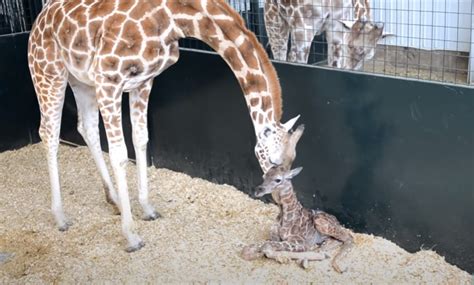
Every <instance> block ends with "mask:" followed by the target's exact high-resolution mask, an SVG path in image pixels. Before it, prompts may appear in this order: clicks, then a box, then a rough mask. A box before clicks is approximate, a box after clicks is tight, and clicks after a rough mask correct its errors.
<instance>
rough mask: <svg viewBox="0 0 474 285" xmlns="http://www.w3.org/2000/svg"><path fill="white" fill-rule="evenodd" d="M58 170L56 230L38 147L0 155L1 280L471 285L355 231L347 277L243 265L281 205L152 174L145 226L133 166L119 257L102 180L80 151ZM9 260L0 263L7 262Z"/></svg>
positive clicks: (432, 259)
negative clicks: (247, 248) (136, 241)
mask: <svg viewBox="0 0 474 285" xmlns="http://www.w3.org/2000/svg"><path fill="white" fill-rule="evenodd" d="M59 165H60V167H59V169H60V177H61V184H62V195H63V201H64V208H65V211H66V213H67V214H68V217H69V218H70V219H71V220H72V222H73V223H74V224H73V226H72V227H71V228H70V229H69V230H68V231H67V232H59V231H58V230H57V229H56V227H55V225H54V220H53V217H52V215H51V213H50V210H49V207H50V187H49V179H48V172H47V166H46V158H45V154H44V150H43V147H42V145H41V144H36V145H31V146H28V147H24V148H22V149H20V150H16V151H8V152H3V153H0V177H1V179H0V195H1V199H0V253H2V256H3V257H4V258H2V261H1V262H0V283H1V284H25V283H34V284H50V283H79V284H83V283H90V282H95V283H133V284H140V283H150V282H152V283H159V284H162V283H180V284H182V283H191V282H198V283H214V282H222V283H247V284H254V283H259V284H287V283H289V284H301V283H308V282H317V283H335V284H355V283H357V284H361V283H364V284H366V283H374V282H376V283H398V284H400V283H425V284H470V280H471V276H470V275H469V274H468V273H467V272H464V271H462V270H460V269H459V268H457V267H455V266H453V265H450V264H448V263H447V262H446V261H445V260H444V258H443V257H441V256H439V255H437V254H436V253H435V252H433V251H426V250H422V251H419V252H417V253H414V254H410V253H408V252H407V251H405V250H403V249H401V248H400V247H398V246H397V245H395V244H394V243H392V242H390V241H388V240H385V239H383V238H380V237H375V236H371V235H366V234H355V243H356V246H355V247H354V249H353V250H352V251H351V252H350V253H349V254H348V255H347V257H346V258H345V259H344V260H341V261H343V265H346V266H347V267H348V271H347V272H345V273H344V274H338V273H336V272H335V271H334V270H333V269H332V267H331V265H330V259H326V260H323V261H320V262H310V263H309V268H308V269H306V270H304V269H302V268H300V267H299V266H298V265H297V264H296V263H289V264H278V263H277V262H275V261H273V260H266V259H259V260H256V261H252V262H248V261H245V260H243V259H241V258H240V256H239V253H240V251H241V249H242V247H243V246H244V245H246V244H250V243H255V242H258V241H262V240H264V239H266V238H268V231H269V227H270V225H271V224H272V223H273V221H274V219H275V217H276V215H277V211H278V210H277V207H276V206H274V205H269V204H264V203H262V202H260V201H257V200H253V199H251V198H249V197H248V196H247V195H246V194H244V193H242V192H240V191H238V190H237V189H235V188H234V187H232V186H229V185H217V184H213V183H210V182H208V181H205V180H202V179H198V178H191V177H190V176H188V175H185V174H182V173H177V172H173V171H170V170H167V169H155V168H153V167H151V168H149V169H148V177H149V187H150V200H151V201H152V202H153V204H154V205H155V206H156V208H157V210H158V211H159V212H160V213H161V214H162V215H163V218H160V219H158V220H156V221H149V222H148V221H143V220H141V219H140V217H141V215H142V212H141V208H140V206H139V204H138V201H137V195H138V194H137V188H136V181H135V166H134V165H133V164H132V163H130V164H129V166H128V169H127V171H128V181H129V191H130V196H131V198H132V210H133V214H134V217H135V221H136V226H137V228H138V232H139V233H140V235H141V236H142V238H143V239H144V241H145V242H146V245H145V247H144V248H142V249H141V250H139V251H138V252H134V253H131V254H129V253H126V252H125V251H124V247H125V242H124V239H123V237H122V235H121V233H120V216H117V215H114V214H113V210H112V208H111V207H110V206H109V205H108V204H107V203H106V201H105V197H104V192H103V189H102V184H101V181H100V178H99V174H98V173H97V171H96V167H95V165H94V162H93V160H92V157H91V155H90V154H89V151H88V150H87V148H85V147H79V148H72V147H68V146H61V147H60V149H59ZM4 259H6V260H4Z"/></svg>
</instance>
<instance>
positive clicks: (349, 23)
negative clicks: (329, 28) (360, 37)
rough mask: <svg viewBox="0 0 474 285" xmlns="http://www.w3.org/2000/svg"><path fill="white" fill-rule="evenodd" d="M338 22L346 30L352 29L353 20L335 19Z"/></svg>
mask: <svg viewBox="0 0 474 285" xmlns="http://www.w3.org/2000/svg"><path fill="white" fill-rule="evenodd" d="M337 21H338V22H339V23H341V24H342V26H343V27H344V28H346V29H348V30H350V29H352V26H354V24H355V21H343V20H337Z"/></svg>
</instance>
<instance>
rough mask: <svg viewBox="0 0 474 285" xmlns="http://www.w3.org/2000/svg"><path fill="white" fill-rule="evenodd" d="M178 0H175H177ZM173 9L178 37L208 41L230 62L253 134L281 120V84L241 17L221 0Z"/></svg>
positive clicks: (195, 2) (191, 2) (193, 2)
mask: <svg viewBox="0 0 474 285" xmlns="http://www.w3.org/2000/svg"><path fill="white" fill-rule="evenodd" d="M176 2H178V1H176ZM181 2H184V3H185V4H186V5H185V6H186V7H187V10H186V13H183V10H182V9H183V5H177V6H178V7H177V8H176V9H181V11H172V12H173V13H172V15H173V17H174V22H175V24H176V27H177V29H178V30H179V31H178V33H180V35H181V37H193V38H197V39H199V40H202V41H204V42H205V43H207V44H208V45H209V46H210V47H211V48H213V49H214V50H215V51H216V52H217V53H218V54H219V55H220V56H221V57H222V58H223V59H224V60H225V61H226V62H227V64H228V65H229V66H230V68H231V69H232V71H233V73H234V75H235V76H236V77H237V79H238V81H239V84H240V86H241V88H242V90H243V92H244V95H245V101H246V103H247V106H248V109H249V113H250V117H251V119H252V122H253V125H254V129H255V132H256V134H259V133H260V132H261V131H262V130H263V129H265V128H266V127H268V126H275V125H277V124H278V123H279V122H280V119H281V113H282V106H281V89H280V84H279V81H278V78H277V75H276V72H275V69H274V68H273V66H272V64H271V62H270V60H269V58H268V56H267V54H266V52H265V50H264V49H263V48H262V46H261V45H260V43H259V42H258V41H257V39H256V37H255V35H254V34H252V33H251V32H250V31H248V30H247V29H246V28H245V23H244V22H243V20H242V18H241V17H240V16H239V15H238V13H237V12H235V11H234V10H233V9H232V8H231V7H229V6H228V4H227V3H225V1H223V0H216V1H205V0H201V1H184V0H183V1H181Z"/></svg>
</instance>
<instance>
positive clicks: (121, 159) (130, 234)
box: [96, 79, 145, 252]
mask: <svg viewBox="0 0 474 285" xmlns="http://www.w3.org/2000/svg"><path fill="white" fill-rule="evenodd" d="M97 82H102V80H100V79H98V80H97ZM96 93H97V98H98V105H99V110H100V113H101V115H102V119H103V121H104V127H105V131H106V135H107V141H108V144H109V156H110V163H111V165H112V169H113V171H114V175H115V180H116V184H117V188H118V198H119V205H120V210H121V217H122V233H123V235H124V236H125V238H126V239H127V241H128V246H127V248H126V251H127V252H132V251H136V250H138V249H140V248H142V247H143V246H144V245H145V244H144V242H143V241H142V239H141V238H140V237H139V236H138V235H137V234H136V233H135V230H134V223H133V218H132V212H131V209H130V199H129V195H128V190H127V179H126V171H125V170H126V165H127V162H128V155H127V147H126V146H125V140H124V137H123V130H122V104H121V103H122V88H121V87H120V86H111V85H106V86H101V85H99V86H97V87H96Z"/></svg>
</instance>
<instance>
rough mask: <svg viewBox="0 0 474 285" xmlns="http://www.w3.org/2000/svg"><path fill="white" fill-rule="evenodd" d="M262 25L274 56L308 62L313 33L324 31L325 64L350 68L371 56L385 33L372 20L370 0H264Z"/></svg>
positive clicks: (317, 33)
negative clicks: (325, 41)
mask: <svg viewBox="0 0 474 285" xmlns="http://www.w3.org/2000/svg"><path fill="white" fill-rule="evenodd" d="M351 14H353V15H354V17H353V18H354V20H353V21H349V19H351V18H352V17H351ZM265 28H266V30H267V34H268V38H269V42H270V46H271V49H272V53H273V57H274V58H275V59H277V60H282V61H286V60H288V61H290V62H298V63H307V62H308V56H309V51H310V48H311V43H312V41H313V38H314V36H315V35H319V34H321V33H323V32H325V33H326V39H327V42H328V65H329V66H332V67H337V68H344V69H353V70H358V69H360V68H361V67H362V64H363V62H364V60H369V59H371V58H372V57H373V56H374V54H375V47H376V45H377V42H378V41H379V40H380V39H382V38H384V37H385V36H386V35H384V34H383V28H384V27H383V24H376V23H374V22H372V17H371V9H370V2H369V0H303V1H297V0H266V1H265ZM290 34H291V47H290V51H289V52H288V39H289V35H290Z"/></svg>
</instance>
